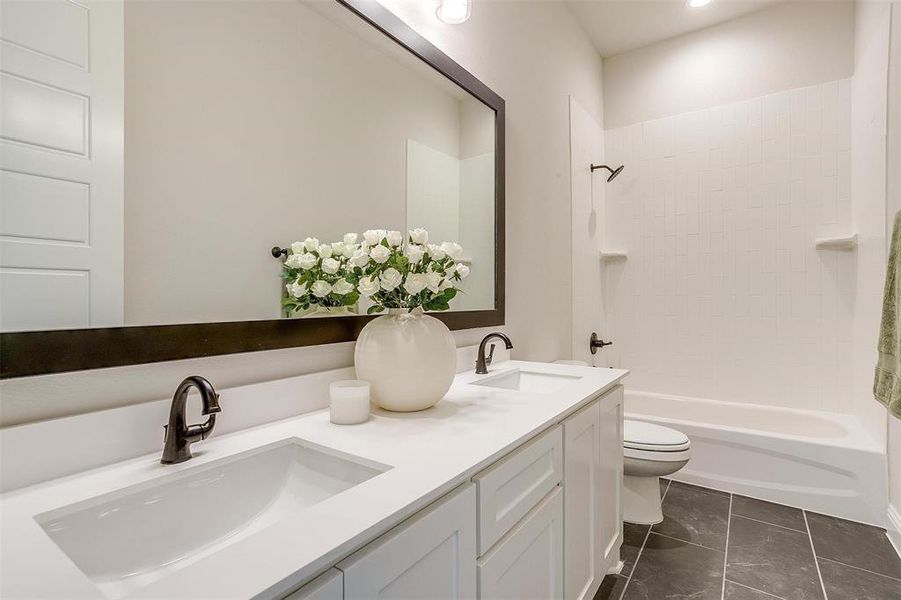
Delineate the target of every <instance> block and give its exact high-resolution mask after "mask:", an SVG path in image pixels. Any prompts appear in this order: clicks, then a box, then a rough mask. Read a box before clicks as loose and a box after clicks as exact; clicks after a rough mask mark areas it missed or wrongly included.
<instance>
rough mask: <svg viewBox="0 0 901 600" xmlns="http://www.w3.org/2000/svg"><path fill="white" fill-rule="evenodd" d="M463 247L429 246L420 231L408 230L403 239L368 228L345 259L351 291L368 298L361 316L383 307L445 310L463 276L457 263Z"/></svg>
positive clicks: (463, 267) (465, 273) (466, 272)
mask: <svg viewBox="0 0 901 600" xmlns="http://www.w3.org/2000/svg"><path fill="white" fill-rule="evenodd" d="M462 256H463V248H462V247H461V246H460V244H458V243H456V242H444V243H442V244H429V233H428V232H427V231H426V230H425V229H413V230H411V231H410V232H409V233H408V235H407V239H406V240H404V237H403V235H402V234H401V233H400V232H399V231H386V230H384V229H370V230H369V231H367V232H365V233H364V234H363V242H362V244H361V245H360V248H359V250H357V251H356V252H355V253H354V255H353V256H352V257H351V259H350V262H351V264H352V265H353V268H354V275H355V276H358V277H359V279H358V280H357V281H358V283H357V290H358V291H359V292H360V295H361V296H365V297H367V298H369V300H370V301H371V302H372V306H370V307H369V309H368V310H367V311H366V312H367V314H372V313H377V312H381V311H383V310H385V309H388V308H406V309H409V310H412V309H414V308H421V309H423V310H448V309H449V308H450V304H449V303H450V301H451V300H452V299H453V298H454V296H456V295H457V292H458V291H459V288H458V284H459V282H460V281H461V280H463V279H465V278H466V277H467V276H468V275H469V267H468V266H466V265H464V264H462V263H460V262H458V261H459V260H460V258H461V257H462Z"/></svg>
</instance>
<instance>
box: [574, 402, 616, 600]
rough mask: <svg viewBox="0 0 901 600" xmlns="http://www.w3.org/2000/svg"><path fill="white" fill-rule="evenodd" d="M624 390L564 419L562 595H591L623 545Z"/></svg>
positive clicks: (578, 599)
mask: <svg viewBox="0 0 901 600" xmlns="http://www.w3.org/2000/svg"><path fill="white" fill-rule="evenodd" d="M622 423H623V388H622V386H617V387H616V388H614V389H613V390H611V391H610V392H608V393H607V394H605V395H603V396H601V397H600V398H598V399H596V400H594V401H592V402H591V403H590V404H589V405H588V406H586V407H584V408H582V409H581V410H579V412H577V413H575V414H574V415H572V416H570V417H569V418H568V419H567V420H566V421H564V422H563V441H564V467H563V468H564V479H563V481H564V490H565V502H564V504H565V507H564V511H565V515H566V519H565V520H566V524H565V538H564V539H565V548H564V559H565V565H566V566H565V577H564V580H565V598H566V600H585V599H591V598H592V597H593V596H594V594H595V592H596V591H597V589H598V587H599V586H600V584H601V580H603V578H604V575H606V574H607V573H608V572H610V571H612V570H614V569H616V567H617V565H618V563H619V548H620V546H621V545H622V511H621V507H620V494H621V492H622V481H623V470H622V469H623V441H622V434H623V430H622Z"/></svg>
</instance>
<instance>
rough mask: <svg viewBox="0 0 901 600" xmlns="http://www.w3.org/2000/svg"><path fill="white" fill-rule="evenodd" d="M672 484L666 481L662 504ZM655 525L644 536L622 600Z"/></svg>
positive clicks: (661, 499)
mask: <svg viewBox="0 0 901 600" xmlns="http://www.w3.org/2000/svg"><path fill="white" fill-rule="evenodd" d="M671 483H672V481H670V480H669V479H667V481H666V489H664V490H663V493H662V494H661V495H660V504H661V505H662V504H663V499H664V498H666V493H667V492H668V491H669V486H670V484H671ZM653 528H654V526H653V525H648V531H647V533H645V534H644V539H643V540H642V541H641V548H639V549H638V554H636V555H635V562H634V563H633V564H632V570H631V571H629V576H628V577H626V584H625V585H624V586H623V591H622V593H621V594H620V595H619V597H620V598H622V597H623V596H625V595H626V590H627V589H628V587H629V584H630V583H631V582H632V575H634V574H635V569H636V568H638V561H639V560H641V553H642V552H644V545H645V544H647V543H648V538H649V537H651V529H653Z"/></svg>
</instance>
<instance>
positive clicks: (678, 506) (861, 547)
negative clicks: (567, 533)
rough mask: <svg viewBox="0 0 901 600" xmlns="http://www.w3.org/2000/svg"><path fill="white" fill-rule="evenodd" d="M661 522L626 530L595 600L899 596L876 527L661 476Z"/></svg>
mask: <svg viewBox="0 0 901 600" xmlns="http://www.w3.org/2000/svg"><path fill="white" fill-rule="evenodd" d="M660 492H661V495H662V496H663V517H664V519H663V522H662V523H658V524H657V525H654V526H653V527H649V526H647V525H644V526H641V525H631V524H629V523H626V524H625V526H624V527H623V547H622V550H621V558H622V560H623V563H624V565H623V569H622V572H621V573H620V574H619V575H609V576H607V577H606V578H605V579H604V582H603V584H602V585H601V588H600V590H598V593H597V594H596V595H595V597H594V600H677V599H678V600H682V599H686V598H691V599H694V600H708V599H709V600H774V599H775V600H901V558H899V557H898V555H897V554H896V553H895V551H894V549H893V548H892V547H891V545H890V544H889V542H888V538H886V536H885V532H884V531H883V530H882V529H879V528H877V527H872V526H870V525H863V524H861V523H855V522H853V521H845V520H843V519H836V518H834V517H829V516H826V515H820V514H817V513H812V512H808V511H804V510H801V509H798V508H793V507H790V506H783V505H781V504H773V503H772V502H764V501H762V500H756V499H754V498H747V497H744V496H739V495H738V494H729V493H726V492H721V491H718V490H711V489H707V488H702V487H697V486H693V485H688V484H684V483H678V482H669V481H666V480H661V487H660Z"/></svg>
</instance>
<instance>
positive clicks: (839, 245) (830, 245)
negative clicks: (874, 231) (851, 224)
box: [815, 233, 857, 250]
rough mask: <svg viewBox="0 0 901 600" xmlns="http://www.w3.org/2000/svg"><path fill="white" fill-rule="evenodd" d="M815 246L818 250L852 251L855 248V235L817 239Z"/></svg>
mask: <svg viewBox="0 0 901 600" xmlns="http://www.w3.org/2000/svg"><path fill="white" fill-rule="evenodd" d="M815 245H816V247H817V249H818V250H854V249H855V248H857V234H856V233H854V234H851V235H843V236H836V237H827V238H818V239H817V241H816V242H815Z"/></svg>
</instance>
